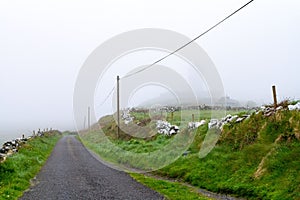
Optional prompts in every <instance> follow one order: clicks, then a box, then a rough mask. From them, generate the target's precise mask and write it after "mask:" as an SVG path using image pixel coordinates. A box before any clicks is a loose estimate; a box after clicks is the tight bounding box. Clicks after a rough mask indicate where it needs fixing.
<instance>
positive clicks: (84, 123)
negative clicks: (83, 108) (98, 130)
mask: <svg viewBox="0 0 300 200" xmlns="http://www.w3.org/2000/svg"><path fill="white" fill-rule="evenodd" d="M85 125H86V116H84V120H83V130H85Z"/></svg>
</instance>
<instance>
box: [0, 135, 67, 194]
mask: <svg viewBox="0 0 300 200" xmlns="http://www.w3.org/2000/svg"><path fill="white" fill-rule="evenodd" d="M60 137H61V136H60V135H59V134H55V135H54V136H53V135H51V136H44V137H38V138H34V139H32V140H30V141H28V142H27V143H26V144H24V145H23V146H22V148H21V149H20V150H19V152H18V153H16V154H14V155H12V156H11V157H8V158H7V160H6V161H5V162H4V163H1V164H0V199H18V197H20V196H21V195H22V194H23V191H25V190H26V189H28V188H29V186H30V180H31V179H32V178H34V176H35V175H36V174H37V173H38V172H39V171H40V169H41V167H42V166H43V165H44V163H45V162H46V160H47V158H48V156H49V155H50V153H51V151H52V149H53V147H54V146H55V144H56V142H57V141H58V139H60Z"/></svg>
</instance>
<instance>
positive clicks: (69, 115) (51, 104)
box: [0, 0, 300, 138]
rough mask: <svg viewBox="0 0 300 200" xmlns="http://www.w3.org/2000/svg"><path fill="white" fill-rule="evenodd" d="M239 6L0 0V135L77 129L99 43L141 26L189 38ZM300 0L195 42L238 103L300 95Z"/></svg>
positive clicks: (253, 11) (245, 14)
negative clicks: (77, 99) (81, 92)
mask: <svg viewBox="0 0 300 200" xmlns="http://www.w3.org/2000/svg"><path fill="white" fill-rule="evenodd" d="M246 2H247V1H244V0H226V1H220V0H189V1H179V0H151V1H146V0H127V1H124V0H118V1H117V0H107V1H102V0H101V1H99V0H98V1H89V0H85V1H74V0H72V1H71V0H70V1H67V0H60V1H56V0H45V1H37V0H36V1H34V0H26V1H24V0H22V1H21V0H20V1H15V0H9V1H8V0H0V92H1V97H0V138H1V137H4V135H8V134H16V133H22V132H24V133H29V131H30V130H33V129H37V128H44V127H45V128H46V127H53V128H58V129H62V130H64V129H73V128H74V123H73V106H72V101H73V99H72V98H73V96H72V95H73V89H74V84H75V81H76V76H77V73H78V72H79V70H80V67H81V66H82V64H83V62H84V61H85V59H86V58H87V57H88V55H89V54H90V53H91V52H92V51H93V50H94V49H95V48H96V47H97V46H99V45H100V44H101V43H102V42H104V41H106V40H107V39H109V38H111V37H112V36H115V35H117V34H120V33H123V32H125V31H130V30H133V29H139V28H163V29H170V30H173V31H176V32H179V33H182V34H184V35H186V36H188V37H190V38H193V37H195V36H197V35H198V34H200V33H201V32H203V31H205V30H206V29H207V28H209V27H210V26H212V25H214V24H215V23H216V22H218V21H219V20H220V19H222V18H224V17H225V16H227V15H228V14H230V13H231V12H233V11H234V10H236V9H237V8H239V7H240V6H241V5H243V4H244V3H246ZM299 10H300V2H299V1H297V0H273V1H272V0H256V1H254V2H253V3H252V4H251V5H250V6H248V7H247V8H246V9H244V10H243V11H242V12H240V13H238V14H237V15H235V16H234V17H233V18H231V19H230V20H228V21H227V22H225V23H224V24H222V25H221V26H219V27H218V28H217V29H215V30H213V31H212V32H210V33H209V34H207V35H206V36H204V37H203V38H201V39H200V40H198V41H197V43H198V44H199V45H200V46H201V47H202V48H204V50H205V51H206V52H207V53H208V55H209V56H210V57H211V59H212V60H213V62H214V63H215V65H216V67H217V69H218V71H219V73H220V75H221V78H222V80H223V84H224V87H225V90H226V94H227V95H229V96H230V97H232V98H234V99H239V100H254V101H257V102H264V103H269V102H271V101H272V96H271V86H272V85H273V84H276V85H277V89H278V91H277V92H278V96H279V98H280V99H283V98H296V99H299V98H300V90H299V89H298V87H299V80H298V77H299V74H300V73H299V72H300V69H299V64H300V57H299V50H298V49H299V47H300V38H299V35H300V12H299Z"/></svg>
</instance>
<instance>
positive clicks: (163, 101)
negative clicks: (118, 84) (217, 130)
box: [138, 92, 256, 107]
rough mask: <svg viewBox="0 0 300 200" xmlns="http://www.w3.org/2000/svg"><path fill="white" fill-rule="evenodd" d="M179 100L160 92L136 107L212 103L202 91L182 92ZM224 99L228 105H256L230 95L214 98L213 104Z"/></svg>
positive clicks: (220, 102)
mask: <svg viewBox="0 0 300 200" xmlns="http://www.w3.org/2000/svg"><path fill="white" fill-rule="evenodd" d="M180 96H181V102H180V103H179V102H178V101H179V100H177V99H176V97H174V96H173V95H169V94H167V93H165V94H161V95H160V96H159V97H156V98H152V99H149V100H147V101H145V102H143V103H141V104H140V105H138V107H151V106H155V105H161V106H176V105H177V106H178V105H181V106H194V105H208V106H209V105H212V100H211V98H210V96H209V93H208V92H206V93H205V92H203V93H202V94H201V95H200V94H198V95H195V96H194V97H193V96H190V97H189V95H186V94H184V93H182V94H181V95H180ZM195 98H197V101H195ZM224 101H226V105H227V106H230V107H241V106H245V107H247V106H249V107H254V106H256V103H255V102H253V101H247V102H243V103H241V102H240V101H238V100H235V99H231V98H230V97H223V98H221V99H217V100H214V102H215V104H214V105H222V106H224V103H223V102H224Z"/></svg>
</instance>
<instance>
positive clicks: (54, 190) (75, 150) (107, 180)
mask: <svg viewBox="0 0 300 200" xmlns="http://www.w3.org/2000/svg"><path fill="white" fill-rule="evenodd" d="M32 182H33V186H31V188H30V189H29V190H28V191H27V192H25V193H24V195H23V196H22V197H21V198H20V199H21V200H27V199H28V200H33V199H38V200H46V199H55V200H60V199H62V200H67V199H122V200H124V199H143V200H144V199H153V200H158V199H164V197H163V196H162V195H160V194H159V193H157V192H155V191H153V190H151V189H149V188H147V187H146V186H144V185H142V184H140V183H138V182H136V181H135V180H134V179H133V178H131V177H130V176H129V175H128V174H127V173H125V172H122V171H117V170H115V169H112V168H109V167H108V166H106V165H104V164H102V163H101V162H99V161H98V160H97V159H96V158H95V157H93V156H92V155H91V154H90V153H89V151H88V150H87V149H86V148H85V147H84V146H83V145H82V143H81V142H79V141H78V140H77V139H76V137H75V136H65V137H63V138H62V139H61V140H60V141H59V142H58V143H57V145H56V146H55V148H54V150H53V152H52V154H51V156H50V157H49V159H48V161H47V162H46V164H45V166H44V167H43V168H42V170H41V171H40V173H39V174H38V175H37V177H36V178H35V179H34V180H33V181H32Z"/></svg>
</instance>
